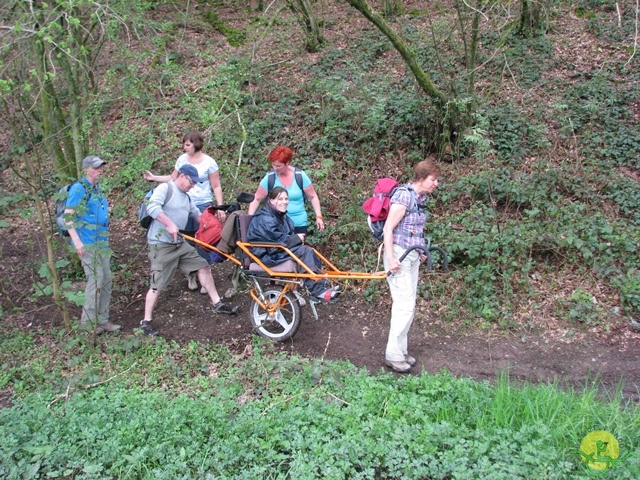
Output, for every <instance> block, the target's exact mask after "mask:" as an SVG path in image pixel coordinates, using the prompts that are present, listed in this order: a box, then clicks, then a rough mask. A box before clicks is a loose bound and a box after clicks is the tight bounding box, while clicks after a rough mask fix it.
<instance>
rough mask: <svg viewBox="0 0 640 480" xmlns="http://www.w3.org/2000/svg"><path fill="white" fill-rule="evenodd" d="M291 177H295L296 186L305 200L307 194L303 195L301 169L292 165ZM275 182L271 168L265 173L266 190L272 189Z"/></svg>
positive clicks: (274, 175)
mask: <svg viewBox="0 0 640 480" xmlns="http://www.w3.org/2000/svg"><path fill="white" fill-rule="evenodd" d="M293 177H294V178H295V180H296V183H297V184H298V187H300V190H301V191H302V198H303V199H304V200H305V201H306V200H307V196H306V195H305V193H304V189H303V188H302V170H300V169H299V168H298V167H293ZM275 184H276V172H275V170H271V171H270V172H269V173H267V192H270V191H271V190H273V187H274V185H275Z"/></svg>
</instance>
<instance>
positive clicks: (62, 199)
mask: <svg viewBox="0 0 640 480" xmlns="http://www.w3.org/2000/svg"><path fill="white" fill-rule="evenodd" d="M76 183H79V184H81V185H82V187H83V188H84V196H83V197H82V202H83V203H84V204H86V203H87V202H88V201H89V199H90V198H91V192H89V194H88V195H87V188H86V185H84V182H82V181H81V180H79V181H77V182H73V183H70V184H68V185H65V186H64V187H62V188H61V189H60V190H58V193H57V194H56V196H55V197H54V198H55V199H56V206H55V219H56V227H58V233H59V234H60V235H62V236H63V237H68V236H69V231H68V230H67V229H68V228H69V227H68V225H67V222H66V221H65V218H64V211H65V210H66V208H67V198H68V197H69V190H71V187H72V186H74V185H75V184H76Z"/></svg>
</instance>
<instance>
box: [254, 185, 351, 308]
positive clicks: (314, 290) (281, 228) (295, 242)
mask: <svg viewBox="0 0 640 480" xmlns="http://www.w3.org/2000/svg"><path fill="white" fill-rule="evenodd" d="M288 205H289V195H288V194H287V191H286V190H285V189H284V188H282V187H275V188H273V189H272V190H271V191H270V192H269V194H268V195H267V199H266V202H265V204H264V206H263V207H262V208H261V209H259V210H258V211H257V212H256V213H255V215H254V216H253V219H252V220H251V223H250V224H249V229H248V231H247V240H248V241H249V242H256V243H259V242H271V243H280V244H282V245H285V246H287V248H289V249H290V250H291V251H292V252H293V253H294V254H295V255H296V256H297V257H298V258H300V260H301V261H302V262H303V263H304V264H305V265H306V266H307V267H309V269H311V270H312V271H313V272H315V273H320V261H319V260H318V258H317V257H316V254H315V253H314V252H313V250H312V249H311V248H309V247H306V246H304V245H303V244H302V235H301V234H300V235H299V234H296V233H294V231H295V228H294V226H293V221H292V220H291V219H290V218H289V217H288V216H287V206H288ZM251 251H252V252H253V254H254V255H255V256H256V257H258V258H259V259H260V260H261V261H262V262H263V263H264V264H265V265H266V266H267V267H273V266H275V265H279V264H281V263H284V262H286V261H287V260H289V259H290V257H289V255H288V254H287V252H285V251H284V250H282V249H280V248H262V247H256V248H252V249H251ZM298 271H300V272H302V271H304V270H303V269H302V267H301V266H299V265H298ZM304 285H305V287H307V290H309V293H310V294H311V295H312V296H314V297H316V298H318V299H320V300H322V301H324V302H330V301H331V300H334V299H336V298H337V297H338V296H339V295H340V287H337V286H336V287H331V286H330V285H329V282H328V281H327V280H326V279H322V280H311V279H305V281H304Z"/></svg>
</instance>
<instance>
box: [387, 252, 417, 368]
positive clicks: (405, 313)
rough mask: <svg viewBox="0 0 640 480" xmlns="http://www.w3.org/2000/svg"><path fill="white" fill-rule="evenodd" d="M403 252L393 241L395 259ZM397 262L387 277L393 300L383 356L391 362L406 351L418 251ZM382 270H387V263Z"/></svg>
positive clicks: (400, 359)
mask: <svg viewBox="0 0 640 480" xmlns="http://www.w3.org/2000/svg"><path fill="white" fill-rule="evenodd" d="M404 252H405V249H404V248H402V247H401V246H399V245H396V244H395V243H394V244H393V255H394V256H395V257H396V258H400V257H401V256H402V254H403V253H404ZM400 265H401V267H400V270H398V271H397V272H396V273H394V274H392V275H391V276H389V277H387V283H388V284H389V290H391V299H392V300H393V303H392V305H391V324H390V326H389V339H388V341H387V350H386V352H385V357H386V359H387V360H389V361H392V362H404V356H405V355H407V353H408V350H407V335H408V333H409V328H410V327H411V324H412V323H413V316H414V313H415V310H416V293H417V290H418V273H419V269H420V254H419V253H418V252H417V251H416V250H414V251H413V252H411V253H410V254H409V255H407V256H406V258H405V259H404V260H403V261H402V263H401V264H400ZM385 270H388V267H387V265H386V263H385Z"/></svg>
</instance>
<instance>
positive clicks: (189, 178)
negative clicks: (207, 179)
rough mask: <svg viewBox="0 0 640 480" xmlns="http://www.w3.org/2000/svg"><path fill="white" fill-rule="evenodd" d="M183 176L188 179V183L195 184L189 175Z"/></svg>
mask: <svg viewBox="0 0 640 480" xmlns="http://www.w3.org/2000/svg"><path fill="white" fill-rule="evenodd" d="M185 178H186V179H187V180H189V185H195V184H196V182H194V181H193V179H192V178H191V177H189V176H187V175H185Z"/></svg>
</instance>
